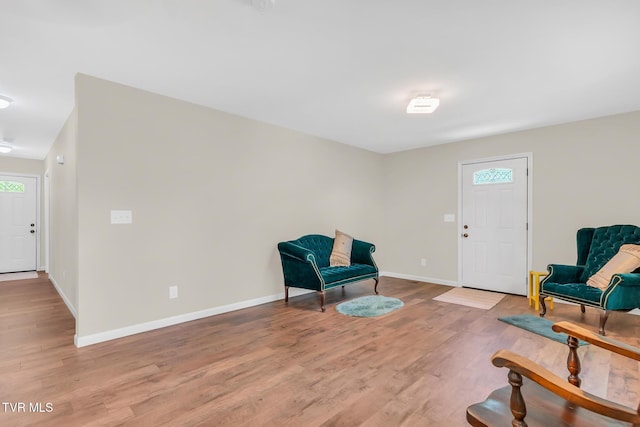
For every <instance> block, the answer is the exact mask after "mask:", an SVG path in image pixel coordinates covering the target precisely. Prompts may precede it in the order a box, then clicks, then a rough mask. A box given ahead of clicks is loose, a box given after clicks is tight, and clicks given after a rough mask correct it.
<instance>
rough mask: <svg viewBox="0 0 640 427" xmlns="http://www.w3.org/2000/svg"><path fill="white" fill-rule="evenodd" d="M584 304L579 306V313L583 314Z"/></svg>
mask: <svg viewBox="0 0 640 427" xmlns="http://www.w3.org/2000/svg"><path fill="white" fill-rule="evenodd" d="M584 311H585V309H584V304H580V313H582V314H584Z"/></svg>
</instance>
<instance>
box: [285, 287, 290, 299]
mask: <svg viewBox="0 0 640 427" xmlns="http://www.w3.org/2000/svg"><path fill="white" fill-rule="evenodd" d="M284 302H289V287H288V286H285V287H284Z"/></svg>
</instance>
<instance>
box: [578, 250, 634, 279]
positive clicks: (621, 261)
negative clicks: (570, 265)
mask: <svg viewBox="0 0 640 427" xmlns="http://www.w3.org/2000/svg"><path fill="white" fill-rule="evenodd" d="M638 267H640V246H639V245H622V246H621V247H620V250H619V251H618V253H617V254H615V256H614V257H613V258H611V259H610V260H609V262H607V263H606V264H605V265H604V267H602V268H601V269H600V270H598V272H597V273H596V274H594V275H593V276H591V277H589V280H587V285H589V286H594V287H596V288H600V289H602V290H604V289H606V288H607V286H609V282H610V281H611V276H613V275H614V274H617V273H631V272H632V271H633V270H635V269H636V268H638Z"/></svg>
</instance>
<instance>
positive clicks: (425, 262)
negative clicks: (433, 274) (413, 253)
mask: <svg viewBox="0 0 640 427" xmlns="http://www.w3.org/2000/svg"><path fill="white" fill-rule="evenodd" d="M420 265H421V266H422V267H426V266H427V260H426V258H420Z"/></svg>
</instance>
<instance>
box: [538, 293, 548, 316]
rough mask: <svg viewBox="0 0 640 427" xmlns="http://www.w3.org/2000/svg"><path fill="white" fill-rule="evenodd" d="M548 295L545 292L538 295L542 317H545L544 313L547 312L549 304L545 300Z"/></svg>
mask: <svg viewBox="0 0 640 427" xmlns="http://www.w3.org/2000/svg"><path fill="white" fill-rule="evenodd" d="M546 297H547V296H546V295H545V294H540V295H538V300H539V301H540V317H544V315H545V314H547V305H546V304H545V302H544V299H545V298H546Z"/></svg>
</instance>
